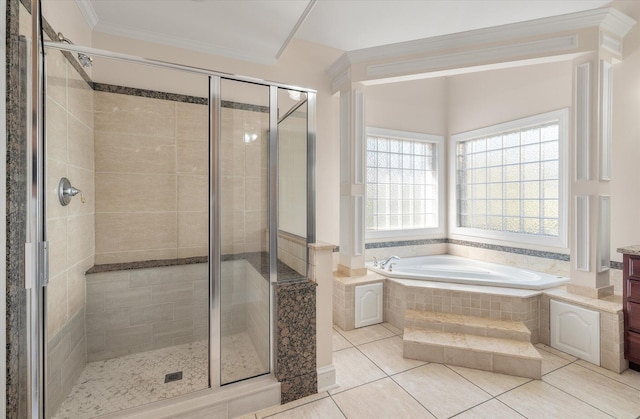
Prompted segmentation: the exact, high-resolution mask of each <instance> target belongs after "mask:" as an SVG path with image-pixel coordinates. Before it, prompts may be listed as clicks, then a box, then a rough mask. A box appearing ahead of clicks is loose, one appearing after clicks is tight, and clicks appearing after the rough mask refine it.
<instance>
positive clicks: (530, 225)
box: [523, 218, 540, 234]
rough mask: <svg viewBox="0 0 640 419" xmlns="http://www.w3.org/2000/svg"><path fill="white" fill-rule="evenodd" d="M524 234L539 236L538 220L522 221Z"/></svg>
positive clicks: (528, 219)
mask: <svg viewBox="0 0 640 419" xmlns="http://www.w3.org/2000/svg"><path fill="white" fill-rule="evenodd" d="M523 224H524V232H525V233H527V234H540V220H539V219H537V218H525V219H524V222H523Z"/></svg>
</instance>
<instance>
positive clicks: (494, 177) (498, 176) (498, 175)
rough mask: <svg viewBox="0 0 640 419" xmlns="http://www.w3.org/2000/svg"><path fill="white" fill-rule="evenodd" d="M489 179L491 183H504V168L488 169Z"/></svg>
mask: <svg viewBox="0 0 640 419" xmlns="http://www.w3.org/2000/svg"><path fill="white" fill-rule="evenodd" d="M487 177H488V179H487V180H488V181H489V182H502V166H500V167H492V168H490V169H487Z"/></svg>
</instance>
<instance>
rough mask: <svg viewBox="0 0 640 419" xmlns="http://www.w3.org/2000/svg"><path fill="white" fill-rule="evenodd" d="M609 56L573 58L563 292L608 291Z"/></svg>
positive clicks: (596, 294) (594, 294) (595, 295)
mask: <svg viewBox="0 0 640 419" xmlns="http://www.w3.org/2000/svg"><path fill="white" fill-rule="evenodd" d="M611 60H612V57H611V54H610V53H607V52H606V51H598V52H594V53H592V54H589V55H588V56H586V57H582V58H580V59H579V60H576V61H575V62H574V63H575V73H574V93H575V94H574V106H573V109H574V115H575V132H574V140H573V141H572V142H571V150H572V153H571V155H572V156H573V163H574V170H573V171H572V176H571V188H570V190H571V200H570V204H569V205H570V208H571V210H570V217H569V222H570V223H571V225H570V232H571V233H570V240H569V243H570V249H571V273H570V277H571V282H570V284H569V285H568V286H567V290H568V291H569V292H572V293H575V294H580V295H584V296H588V297H592V298H602V297H605V296H607V295H611V294H613V285H611V284H610V283H609V263H610V262H609V259H610V247H611V244H610V243H611V219H610V214H611V197H610V193H609V181H610V180H611V141H612V138H611V99H612V98H611V94H612V65H611Z"/></svg>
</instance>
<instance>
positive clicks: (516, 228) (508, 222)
mask: <svg viewBox="0 0 640 419" xmlns="http://www.w3.org/2000/svg"><path fill="white" fill-rule="evenodd" d="M504 220H505V221H504V227H505V230H506V231H510V232H512V233H519V232H520V217H506V218H505V219H504Z"/></svg>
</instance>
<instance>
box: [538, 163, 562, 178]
mask: <svg viewBox="0 0 640 419" xmlns="http://www.w3.org/2000/svg"><path fill="white" fill-rule="evenodd" d="M558 177H559V170H558V162H557V161H547V162H544V163H542V178H543V179H558Z"/></svg>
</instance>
